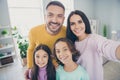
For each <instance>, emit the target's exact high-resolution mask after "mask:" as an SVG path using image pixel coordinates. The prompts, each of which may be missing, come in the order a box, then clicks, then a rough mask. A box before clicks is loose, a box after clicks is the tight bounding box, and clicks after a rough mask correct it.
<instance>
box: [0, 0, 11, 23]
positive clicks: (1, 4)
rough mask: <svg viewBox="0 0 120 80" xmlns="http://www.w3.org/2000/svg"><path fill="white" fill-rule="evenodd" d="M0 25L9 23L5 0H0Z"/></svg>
mask: <svg viewBox="0 0 120 80" xmlns="http://www.w3.org/2000/svg"><path fill="white" fill-rule="evenodd" d="M0 25H10V19H9V13H8V6H7V0H0Z"/></svg>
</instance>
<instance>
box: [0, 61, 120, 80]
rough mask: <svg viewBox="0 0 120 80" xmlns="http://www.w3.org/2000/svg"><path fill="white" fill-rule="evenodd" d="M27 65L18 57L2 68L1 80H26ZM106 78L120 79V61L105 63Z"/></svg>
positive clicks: (0, 69)
mask: <svg viewBox="0 0 120 80" xmlns="http://www.w3.org/2000/svg"><path fill="white" fill-rule="evenodd" d="M25 70H26V67H23V66H22V65H21V61H20V60H19V59H16V60H15V62H14V64H12V65H10V66H6V67H3V68H0V80H16V79H17V80H25V79H24V71H25ZM104 80H120V63H117V62H111V61H109V62H108V63H106V64H105V65H104Z"/></svg>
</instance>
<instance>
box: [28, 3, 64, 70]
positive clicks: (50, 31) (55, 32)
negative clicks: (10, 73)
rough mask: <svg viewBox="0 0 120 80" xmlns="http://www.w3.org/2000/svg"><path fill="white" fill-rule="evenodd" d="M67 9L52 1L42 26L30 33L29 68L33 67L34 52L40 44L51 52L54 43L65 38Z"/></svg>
mask: <svg viewBox="0 0 120 80" xmlns="http://www.w3.org/2000/svg"><path fill="white" fill-rule="evenodd" d="M64 14H65V8H64V6H63V4H61V3H60V2H58V1H51V2H50V3H48V5H47V6H46V11H45V20H46V24H42V25H39V26H36V27H34V28H32V29H31V30H30V32H29V47H28V51H27V67H28V69H29V68H32V66H33V51H34V48H35V47H36V46H37V45H39V44H46V45H48V46H49V47H50V48H51V50H52V47H53V44H54V42H55V41H56V40H57V39H58V38H61V37H65V35H66V28H65V27H64V26H63V22H64V18H65V17H64Z"/></svg>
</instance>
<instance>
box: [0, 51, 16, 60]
mask: <svg viewBox="0 0 120 80" xmlns="http://www.w3.org/2000/svg"><path fill="white" fill-rule="evenodd" d="M14 55H15V52H11V53H9V54H8V53H4V56H1V57H0V59H2V58H6V57H10V56H14Z"/></svg>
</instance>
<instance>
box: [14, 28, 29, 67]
mask: <svg viewBox="0 0 120 80" xmlns="http://www.w3.org/2000/svg"><path fill="white" fill-rule="evenodd" d="M12 30H13V31H14V32H13V34H12V35H13V37H14V38H16V39H17V45H18V49H19V51H20V56H21V58H22V59H23V65H26V64H27V60H26V56H27V48H28V41H27V40H26V39H25V38H23V37H22V36H21V35H20V34H19V32H18V31H17V28H16V27H14V28H13V29H12Z"/></svg>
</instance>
